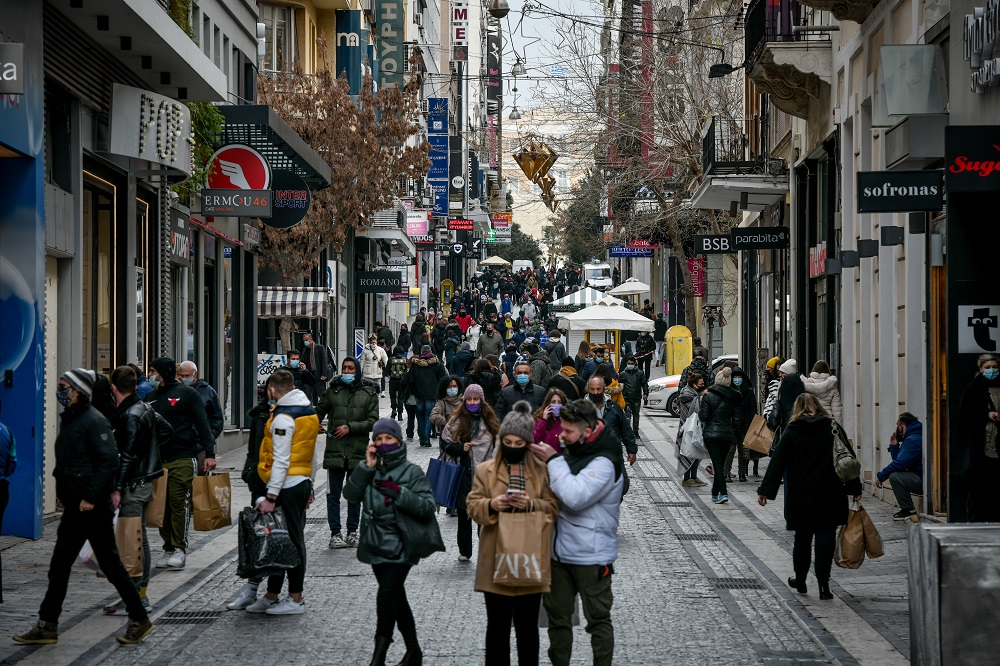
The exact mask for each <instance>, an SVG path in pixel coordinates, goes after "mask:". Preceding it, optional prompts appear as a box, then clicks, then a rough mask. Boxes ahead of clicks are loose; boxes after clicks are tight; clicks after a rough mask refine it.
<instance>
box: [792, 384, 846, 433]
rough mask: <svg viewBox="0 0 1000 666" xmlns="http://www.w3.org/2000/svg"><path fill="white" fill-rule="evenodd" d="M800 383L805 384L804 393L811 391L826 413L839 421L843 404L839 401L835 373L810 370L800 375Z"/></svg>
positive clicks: (841, 419)
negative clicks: (806, 374) (807, 373)
mask: <svg viewBox="0 0 1000 666" xmlns="http://www.w3.org/2000/svg"><path fill="white" fill-rule="evenodd" d="M802 385H803V386H805V389H806V393H811V394H813V395H814V396H816V399H817V400H819V404H821V405H823V409H825V410H826V413H827V414H829V415H830V416H832V417H833V420H834V421H836V422H837V423H841V422H842V421H843V418H844V406H843V405H842V404H841V402H840V388H839V382H838V381H837V376H836V375H831V374H828V373H826V372H812V373H809V376H808V377H806V376H805V375H803V376H802Z"/></svg>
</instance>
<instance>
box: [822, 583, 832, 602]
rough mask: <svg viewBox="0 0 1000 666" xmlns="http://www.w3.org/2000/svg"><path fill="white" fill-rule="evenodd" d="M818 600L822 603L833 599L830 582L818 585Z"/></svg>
mask: <svg viewBox="0 0 1000 666" xmlns="http://www.w3.org/2000/svg"><path fill="white" fill-rule="evenodd" d="M819 598H820V599H822V600H823V601H829V600H831V599H833V592H831V591H830V581H826V582H825V583H820V584H819Z"/></svg>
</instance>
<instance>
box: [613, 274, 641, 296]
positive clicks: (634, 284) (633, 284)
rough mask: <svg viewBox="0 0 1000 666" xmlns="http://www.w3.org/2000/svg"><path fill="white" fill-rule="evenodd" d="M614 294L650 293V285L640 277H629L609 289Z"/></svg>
mask: <svg viewBox="0 0 1000 666" xmlns="http://www.w3.org/2000/svg"><path fill="white" fill-rule="evenodd" d="M608 293H609V294H611V295H612V296H625V295H626V294H648V293H649V285H648V284H646V283H645V282H641V281H639V279H638V278H629V279H627V280H625V281H624V282H622V283H621V284H620V285H618V286H617V287H612V288H611V289H609V290H608Z"/></svg>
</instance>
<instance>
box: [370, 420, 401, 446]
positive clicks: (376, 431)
mask: <svg viewBox="0 0 1000 666" xmlns="http://www.w3.org/2000/svg"><path fill="white" fill-rule="evenodd" d="M382 434H389V435H392V436H393V437H395V438H396V439H398V440H399V443H400V444H402V443H403V429H402V428H400V427H399V421H397V420H396V419H379V420H378V421H376V422H375V425H374V426H372V439H375V438H376V437H378V436H379V435H382Z"/></svg>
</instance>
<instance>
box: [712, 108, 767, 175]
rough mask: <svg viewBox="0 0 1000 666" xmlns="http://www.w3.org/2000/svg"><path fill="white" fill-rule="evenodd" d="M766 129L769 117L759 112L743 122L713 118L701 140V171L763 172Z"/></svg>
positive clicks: (723, 172) (716, 172) (718, 172)
mask: <svg viewBox="0 0 1000 666" xmlns="http://www.w3.org/2000/svg"><path fill="white" fill-rule="evenodd" d="M767 132H768V121H767V119H766V118H763V117H761V116H756V117H753V118H750V119H748V120H746V121H743V122H734V121H731V120H725V119H723V118H718V117H716V118H713V119H712V124H711V125H710V126H709V128H708V133H707V134H705V138H704V139H702V144H701V149H702V163H701V164H702V170H703V173H704V174H705V175H706V176H707V175H713V176H724V175H736V174H748V173H764V164H765V157H766V152H767V145H768V143H767V142H768V139H767Z"/></svg>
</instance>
